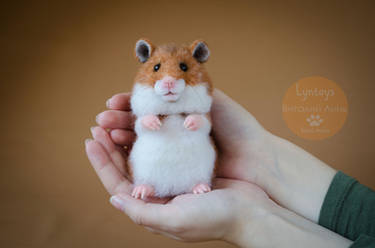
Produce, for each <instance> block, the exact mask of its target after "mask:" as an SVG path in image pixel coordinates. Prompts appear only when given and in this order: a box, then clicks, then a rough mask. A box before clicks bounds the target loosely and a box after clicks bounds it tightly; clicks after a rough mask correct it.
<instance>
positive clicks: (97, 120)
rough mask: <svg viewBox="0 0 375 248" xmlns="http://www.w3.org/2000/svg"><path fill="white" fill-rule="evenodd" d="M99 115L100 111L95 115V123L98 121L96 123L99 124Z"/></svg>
mask: <svg viewBox="0 0 375 248" xmlns="http://www.w3.org/2000/svg"><path fill="white" fill-rule="evenodd" d="M100 116H101V113H100V114H98V115H97V116H96V117H95V121H96V123H98V124H99V118H100Z"/></svg>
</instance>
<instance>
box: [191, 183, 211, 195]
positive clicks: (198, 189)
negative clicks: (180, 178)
mask: <svg viewBox="0 0 375 248" xmlns="http://www.w3.org/2000/svg"><path fill="white" fill-rule="evenodd" d="M192 191H193V193H194V194H203V193H207V192H210V191H211V187H210V186H209V185H208V184H206V183H199V184H197V185H195V186H194V188H193V190H192Z"/></svg>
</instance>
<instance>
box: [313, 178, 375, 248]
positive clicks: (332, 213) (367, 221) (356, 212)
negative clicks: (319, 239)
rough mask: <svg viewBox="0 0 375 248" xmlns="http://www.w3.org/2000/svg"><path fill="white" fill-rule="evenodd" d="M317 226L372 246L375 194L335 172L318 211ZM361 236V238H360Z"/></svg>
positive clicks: (374, 233)
mask: <svg viewBox="0 0 375 248" xmlns="http://www.w3.org/2000/svg"><path fill="white" fill-rule="evenodd" d="M319 224H320V225H322V226H324V227H326V228H328V229H330V230H332V231H334V232H336V233H338V234H340V235H342V236H344V237H346V238H348V239H350V240H356V242H357V241H358V242H365V241H366V242H369V241H368V240H369V239H372V246H371V247H373V246H374V238H373V237H375V192H374V191H373V190H371V189H370V188H368V187H366V186H364V185H362V184H360V183H359V182H358V181H357V180H355V179H354V178H352V177H349V176H347V175H345V174H344V173H342V172H337V174H336V175H335V177H334V178H333V180H332V182H331V185H330V187H329V189H328V192H327V194H326V196H325V199H324V202H323V205H322V208H321V210H320V217H319ZM361 234H362V235H365V236H361V237H360V235H361ZM366 236H367V237H368V238H366ZM364 240H365V241H364ZM356 242H355V243H356ZM355 243H354V244H353V245H355ZM353 247H363V246H353ZM367 247H369V246H367Z"/></svg>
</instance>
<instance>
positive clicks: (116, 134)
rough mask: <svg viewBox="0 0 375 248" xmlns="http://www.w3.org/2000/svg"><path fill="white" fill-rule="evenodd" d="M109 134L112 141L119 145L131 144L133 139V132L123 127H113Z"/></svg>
mask: <svg viewBox="0 0 375 248" xmlns="http://www.w3.org/2000/svg"><path fill="white" fill-rule="evenodd" d="M109 134H110V136H111V138H112V140H113V142H114V143H115V144H117V145H121V146H131V145H132V144H133V142H134V140H135V133H134V132H132V131H128V130H124V129H113V130H111V131H110V132H109Z"/></svg>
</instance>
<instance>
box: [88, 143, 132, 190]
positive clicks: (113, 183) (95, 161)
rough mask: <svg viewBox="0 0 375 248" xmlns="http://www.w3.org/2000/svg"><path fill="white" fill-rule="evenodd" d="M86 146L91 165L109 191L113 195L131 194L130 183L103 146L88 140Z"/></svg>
mask: <svg viewBox="0 0 375 248" xmlns="http://www.w3.org/2000/svg"><path fill="white" fill-rule="evenodd" d="M85 146H86V153H87V156H88V158H89V160H90V162H91V165H92V166H93V167H94V169H95V172H96V174H97V175H98V176H99V178H100V180H101V182H102V183H103V185H104V187H105V188H106V189H107V191H108V192H109V193H110V194H111V195H114V194H118V193H120V192H130V190H131V184H130V182H129V181H128V180H126V179H125V177H123V176H122V175H121V173H120V172H119V171H118V170H117V168H116V167H115V166H114V164H113V163H112V161H111V159H110V157H109V156H108V154H107V153H106V151H105V149H104V148H103V146H102V145H101V144H100V143H99V142H97V141H95V140H92V139H88V140H86V141H85Z"/></svg>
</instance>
